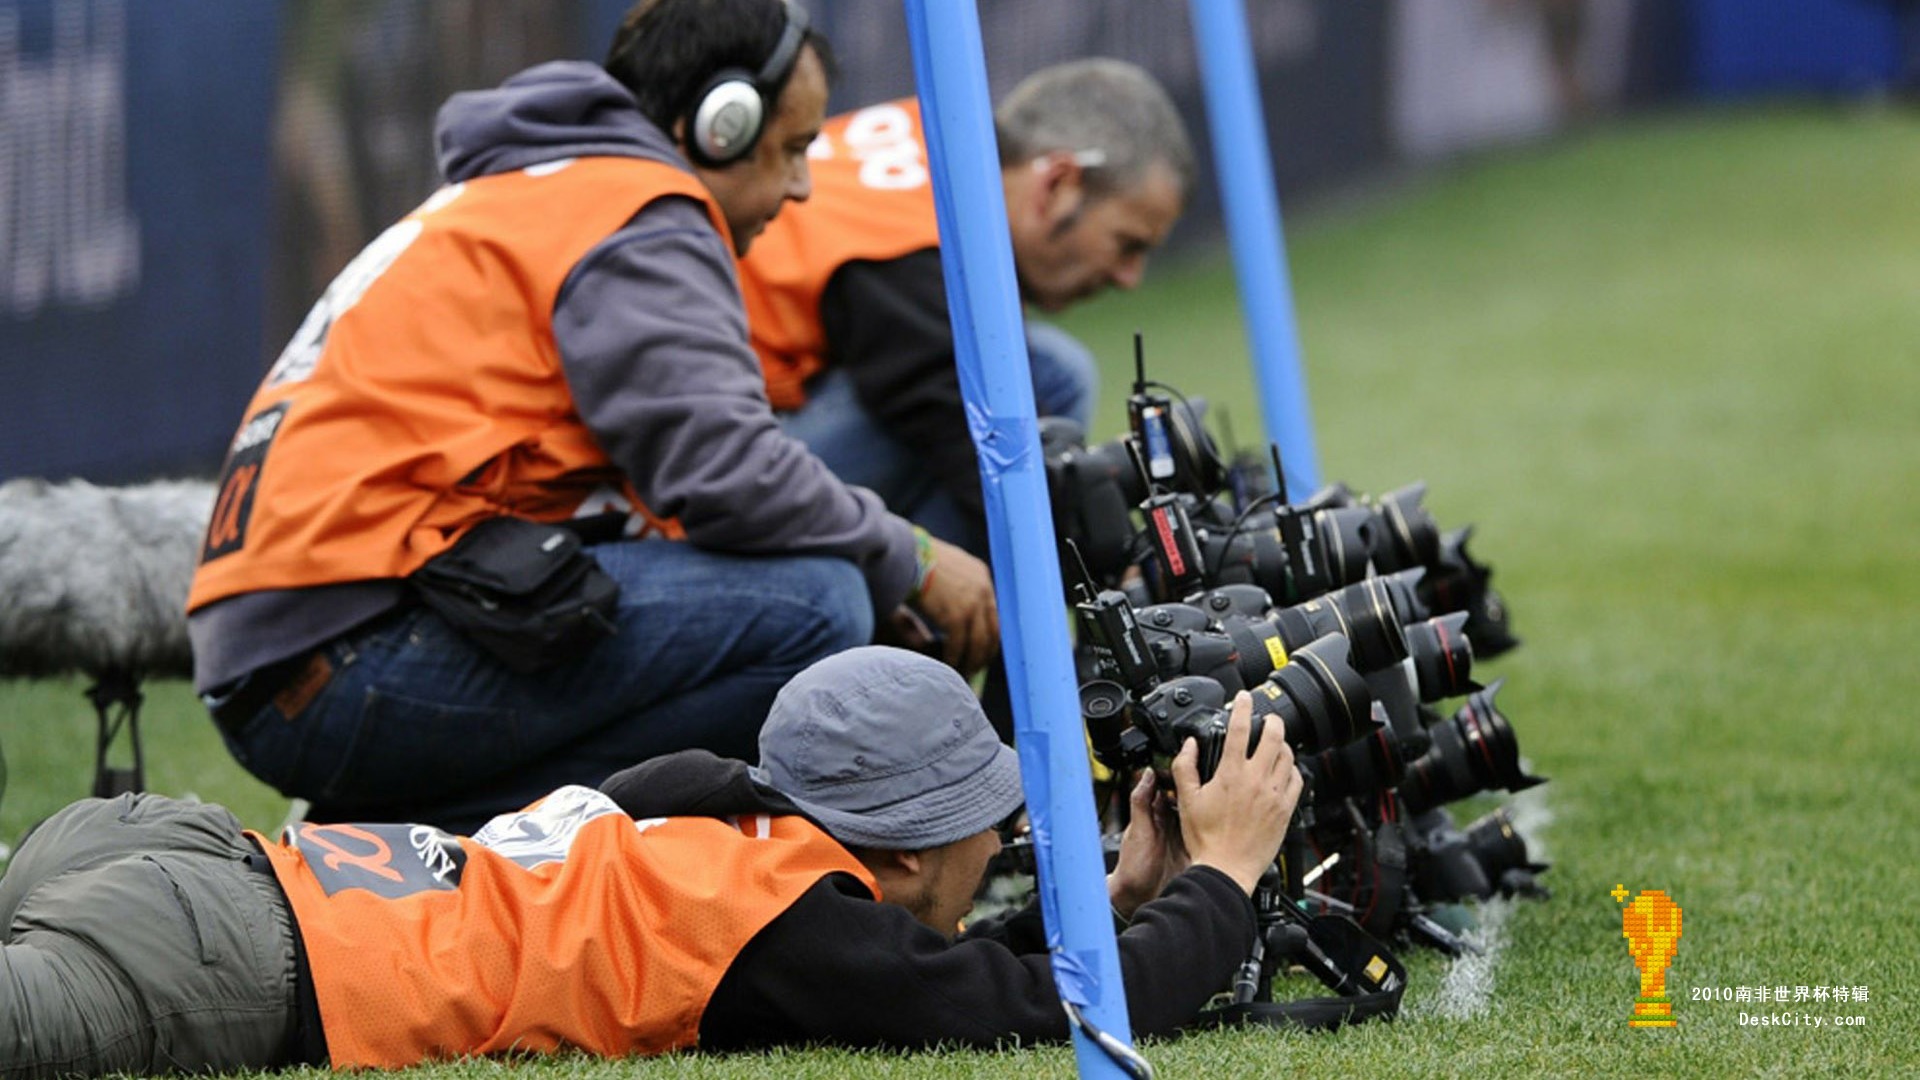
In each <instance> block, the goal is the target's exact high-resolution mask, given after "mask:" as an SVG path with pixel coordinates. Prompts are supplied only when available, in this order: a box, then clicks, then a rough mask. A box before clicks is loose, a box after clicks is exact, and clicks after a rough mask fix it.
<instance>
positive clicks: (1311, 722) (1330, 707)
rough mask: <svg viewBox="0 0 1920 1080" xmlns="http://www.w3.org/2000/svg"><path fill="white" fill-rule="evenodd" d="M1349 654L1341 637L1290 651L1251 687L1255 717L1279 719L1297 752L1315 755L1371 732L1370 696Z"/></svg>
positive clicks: (1347, 647) (1325, 639) (1334, 637)
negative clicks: (1262, 678)
mask: <svg viewBox="0 0 1920 1080" xmlns="http://www.w3.org/2000/svg"><path fill="white" fill-rule="evenodd" d="M1348 650H1349V645H1348V643H1347V639H1346V638H1345V637H1343V636H1341V635H1339V634H1328V635H1326V636H1325V637H1323V638H1320V639H1319V640H1317V641H1312V642H1309V643H1307V644H1306V645H1303V646H1301V647H1300V648H1298V649H1295V650H1294V651H1293V652H1292V653H1290V654H1289V655H1288V656H1287V662H1286V664H1285V665H1283V666H1282V667H1280V668H1279V669H1278V670H1276V671H1275V672H1274V673H1273V674H1272V675H1271V676H1269V677H1268V679H1267V681H1266V682H1263V683H1261V684H1259V685H1258V686H1255V687H1254V688H1253V714H1254V716H1255V717H1267V716H1274V717H1278V718H1279V719H1280V723H1281V727H1282V729H1283V731H1284V732H1285V738H1286V740H1287V745H1289V746H1291V747H1293V749H1294V751H1295V752H1296V753H1300V754H1317V753H1319V752H1320V751H1322V750H1328V749H1332V748H1333V747H1336V746H1341V745H1344V744H1346V743H1350V742H1352V741H1353V740H1354V739H1356V738H1358V737H1359V736H1360V735H1361V734H1362V733H1364V732H1366V731H1370V730H1372V728H1373V696H1372V695H1371V694H1369V693H1368V692H1367V681H1366V679H1364V678H1362V677H1361V675H1360V673H1359V672H1357V671H1355V670H1353V666H1352V665H1351V664H1349V663H1348V662H1347V656H1348Z"/></svg>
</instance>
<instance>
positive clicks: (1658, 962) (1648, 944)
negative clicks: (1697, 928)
mask: <svg viewBox="0 0 1920 1080" xmlns="http://www.w3.org/2000/svg"><path fill="white" fill-rule="evenodd" d="M1626 895H1627V890H1626V889H1625V887H1622V886H1616V887H1615V888H1614V891H1613V896H1614V899H1615V900H1623V899H1625V897H1626ZM1620 916H1621V919H1620V921H1621V931H1620V936H1622V937H1624V938H1626V939H1627V948H1628V949H1629V950H1630V951H1631V952H1632V953H1633V966H1634V967H1636V968H1638V969H1640V996H1639V997H1637V998H1635V999H1634V1000H1633V1018H1632V1019H1630V1020H1628V1021H1627V1026H1628V1027H1673V1026H1675V1024H1676V1021H1675V1020H1674V1018H1673V1002H1672V1001H1671V1000H1670V999H1669V998H1668V997H1667V967H1668V966H1669V965H1671V964H1672V963H1673V953H1674V950H1675V949H1677V948H1679V947H1680V905H1679V904H1676V903H1674V902H1673V900H1672V899H1671V898H1670V897H1668V896H1667V894H1666V892H1665V891H1664V890H1661V889H1642V890H1640V895H1639V896H1636V897H1634V899H1633V903H1631V904H1628V905H1627V906H1626V908H1625V909H1624V910H1623V911H1621V913H1620Z"/></svg>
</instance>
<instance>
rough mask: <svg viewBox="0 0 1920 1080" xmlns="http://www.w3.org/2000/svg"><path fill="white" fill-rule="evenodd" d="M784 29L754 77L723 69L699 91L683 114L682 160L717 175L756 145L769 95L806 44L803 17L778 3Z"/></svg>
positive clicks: (789, 3)
mask: <svg viewBox="0 0 1920 1080" xmlns="http://www.w3.org/2000/svg"><path fill="white" fill-rule="evenodd" d="M780 6H781V7H782V8H783V9H785V11H786V13H787V25H786V27H785V29H783V30H781V31H780V40H779V42H778V43H776V44H775V45H774V47H773V52H772V54H771V55H769V56H768V57H767V62H766V63H764V64H761V65H760V70H759V71H754V72H749V71H748V70H747V69H745V68H727V69H725V70H724V71H721V72H719V73H718V74H716V75H715V76H714V77H713V78H711V79H709V80H707V85H705V86H703V87H701V88H700V93H699V94H698V95H697V96H696V97H695V98H694V100H693V108H691V109H689V110H687V115H686V117H685V120H686V139H687V156H688V157H690V158H692V159H693V160H694V163H695V164H698V165H704V166H706V167H707V168H710V169H717V168H721V167H723V166H727V165H731V164H733V163H734V162H736V161H739V160H740V159H741V158H743V157H746V156H747V154H748V153H749V152H751V151H752V150H753V147H754V145H755V144H756V143H758V142H759V141H760V134H761V132H763V131H765V130H766V126H767V121H768V119H769V117H770V116H771V115H772V113H773V102H774V91H775V89H776V88H777V87H779V86H780V84H781V83H782V82H784V81H785V80H786V78H787V76H788V75H790V74H792V72H793V65H794V64H795V63H796V62H797V61H798V60H799V59H800V46H801V44H802V43H803V42H805V41H806V39H807V12H806V9H805V8H802V7H801V6H800V5H798V4H796V3H794V2H793V0H782V2H781V5H780Z"/></svg>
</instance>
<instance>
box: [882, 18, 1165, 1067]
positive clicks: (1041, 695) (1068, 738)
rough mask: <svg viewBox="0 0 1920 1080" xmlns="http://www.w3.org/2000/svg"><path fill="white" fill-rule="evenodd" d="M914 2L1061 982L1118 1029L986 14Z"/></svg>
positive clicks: (917, 56) (958, 342)
mask: <svg viewBox="0 0 1920 1080" xmlns="http://www.w3.org/2000/svg"><path fill="white" fill-rule="evenodd" d="M904 2H905V4H906V12H907V31H908V37H909V39H910V41H911V43H912V46H913V68H914V77H915V81H916V83H917V85H918V87H919V91H920V102H921V110H920V112H921V120H922V123H923V125H924V127H925V129H926V134H927V153H928V156H929V158H930V162H929V164H930V165H931V166H932V169H931V172H932V175H933V181H934V184H933V189H934V205H935V208H936V210H937V211H938V213H939V218H940V249H941V266H942V268H943V270H944V272H945V275H946V281H947V300H948V308H949V312H950V316H951V318H952V320H953V332H954V351H955V361H956V363H957V364H958V365H959V369H960V389H961V394H962V396H963V397H964V398H965V399H966V404H967V424H968V428H969V430H970V431H971V432H972V434H973V436H974V440H975V446H976V448H977V449H978V453H979V459H980V473H981V477H980V478H981V483H982V488H983V492H984V494H985V496H986V509H987V534H988V537H989V539H990V541H991V542H992V545H993V576H994V588H995V590H996V592H997V594H998V597H999V603H1000V640H1001V650H1002V653H1003V654H1004V656H1005V658H1006V664H1007V682H1008V684H1009V687H1010V689H1011V691H1012V699H1013V707H1014V731H1015V737H1016V742H1017V743H1018V749H1019V754H1020V771H1021V778H1022V782H1023V783H1024V784H1025V787H1026V794H1027V813H1028V817H1029V819H1030V821H1031V823H1032V827H1033V831H1034V856H1035V863H1036V866H1037V868H1038V870H1039V889H1040V904H1041V914H1042V915H1043V917H1044V918H1045V920H1046V927H1047V940H1048V944H1049V946H1050V948H1051V950H1052V958H1053V975H1054V983H1055V985H1056V987H1057V988H1058V990H1059V992H1060V996H1061V997H1062V999H1064V1000H1065V1001H1067V1002H1069V1003H1071V1004H1072V1005H1074V1006H1076V1007H1078V1008H1079V1009H1080V1010H1081V1012H1082V1014H1083V1015H1084V1017H1085V1018H1086V1019H1087V1020H1088V1021H1090V1022H1091V1023H1092V1024H1093V1025H1094V1026H1095V1027H1097V1028H1099V1029H1102V1030H1104V1031H1105V1032H1106V1033H1107V1034H1108V1035H1109V1036H1114V1037H1121V1038H1124V1036H1125V1034H1126V1033H1127V1032H1128V1031H1129V1030H1130V1027H1129V1024H1128V1021H1127V1010H1126V992H1125V989H1124V984H1123V983H1122V981H1121V977H1120V954H1119V949H1118V948H1117V947H1116V945H1115V943H1114V938H1113V920H1112V916H1111V910H1112V909H1111V907H1110V905H1109V904H1108V901H1107V890H1106V861H1105V856H1104V854H1103V853H1102V851H1101V849H1100V832H1099V822H1098V820H1097V819H1096V816H1095V814H1094V806H1093V799H1092V797H1091V792H1092V785H1093V777H1092V770H1091V768H1090V767H1089V766H1088V763H1087V752H1086V737H1085V735H1084V733H1083V732H1082V731H1081V727H1080V705H1079V695H1078V694H1077V693H1076V692H1075V688H1074V684H1073V656H1072V653H1071V651H1070V649H1069V647H1068V642H1067V634H1066V619H1065V618H1064V617H1063V614H1062V605H1063V603H1064V598H1065V596H1066V592H1065V590H1064V588H1063V587H1062V584H1061V580H1060V563H1059V559H1058V557H1057V555H1056V554H1055V553H1056V552H1057V550H1058V547H1057V545H1056V543H1055V540H1054V535H1053V516H1052V502H1051V499H1050V498H1049V496H1048V492H1047V478H1046V474H1045V472H1044V470H1043V469H1042V463H1041V459H1040V446H1039V430H1038V425H1037V423H1036V421H1035V420H1034V407H1033V383H1032V376H1031V374H1030V372H1029V370H1028V366H1027V352H1026V334H1025V332H1024V329H1023V323H1022V321H1021V313H1020V298H1019V291H1018V289H1017V287H1016V285H1015V280H1014V273H1013V251H1012V247H1011V243H1010V241H1009V239H1008V236H1009V233H1008V227H1007V211H1006V201H1005V193H1004V191H1003V190H1002V188H1001V181H1000V170H999V167H998V161H999V156H998V151H997V148H996V143H995V139H994V133H993V110H992V104H991V102H990V101H989V99H988V97H987V72H986V64H985V61H984V58H983V56H982V55H981V46H980V19H979V14H978V12H977V11H976V9H975V6H974V2H973V0H904ZM936 42H937V43H938V47H937V48H936V47H935V43H936ZM1073 1043H1074V1053H1075V1057H1076V1060H1077V1062H1078V1063H1079V1066H1080V1073H1081V1075H1082V1076H1121V1075H1124V1073H1123V1071H1122V1070H1121V1069H1120V1066H1119V1065H1118V1064H1116V1063H1115V1061H1114V1060H1113V1059H1112V1058H1110V1057H1108V1056H1107V1052H1106V1051H1105V1050H1103V1049H1101V1047H1100V1046H1099V1044H1098V1043H1096V1042H1095V1041H1094V1040H1093V1039H1092V1038H1090V1037H1088V1036H1087V1035H1086V1034H1085V1033H1084V1032H1083V1031H1080V1030H1078V1029H1076V1030H1075V1031H1074V1034H1073Z"/></svg>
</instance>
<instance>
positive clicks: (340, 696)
mask: <svg viewBox="0 0 1920 1080" xmlns="http://www.w3.org/2000/svg"><path fill="white" fill-rule="evenodd" d="M588 551H590V552H591V553H592V554H593V556H594V558H595V559H597V560H598V561H599V563H600V565H601V567H602V568H604V569H605V570H606V571H607V573H609V574H611V575H612V576H613V578H614V579H615V580H617V581H618V582H620V602H619V610H618V612H617V614H616V616H615V623H616V624H617V626H618V627H619V631H618V633H616V634H614V635H613V636H611V637H607V638H603V639H601V640H600V641H598V642H596V643H595V644H593V645H592V646H590V647H589V648H587V649H586V651H584V652H583V653H582V654H581V655H580V656H579V658H578V659H577V660H575V661H573V662H571V663H566V664H562V665H560V666H558V667H553V668H549V669H546V670H543V671H538V672H534V673H532V674H520V673H517V672H514V671H512V670H510V669H508V668H507V667H505V666H504V665H502V664H501V663H500V662H499V661H497V660H495V659H494V658H493V657H492V656H491V655H489V654H487V653H485V652H483V651H482V650H480V649H479V648H478V647H476V646H475V645H473V644H472V643H471V642H470V641H468V640H467V638H466V637H464V636H462V635H461V634H460V633H459V632H458V631H456V630H454V629H453V628H452V627H450V626H449V625H447V623H446V622H445V621H443V620H442V619H441V618H440V616H438V615H436V614H434V613H433V612H432V611H431V610H429V609H427V608H425V607H422V606H419V605H415V606H412V607H409V608H407V609H405V610H404V611H401V612H399V613H397V614H395V615H393V616H390V617H387V618H383V619H380V620H376V621H375V622H374V623H372V624H371V625H369V626H367V627H363V628H361V629H359V630H356V631H353V632H351V633H348V634H346V635H344V636H342V637H341V638H339V639H336V640H335V641H333V642H331V643H329V644H328V645H327V646H326V647H325V650H324V651H325V653H326V656H327V660H328V661H329V663H330V664H331V665H332V674H331V677H330V678H329V679H328V680H327V682H326V684H325V686H324V687H322V688H321V689H320V690H319V692H318V693H317V694H316V695H315V696H314V697H313V699H312V700H311V701H310V702H309V703H308V704H306V705H305V706H304V707H303V708H301V709H300V711H299V712H298V714H297V715H295V716H293V717H291V718H288V717H285V716H283V715H282V713H281V712H280V709H279V707H278V706H276V705H272V704H269V705H267V706H266V707H265V708H264V709H262V710H261V712H260V713H259V715H257V716H255V717H253V718H252V719H251V720H249V721H246V722H244V723H243V724H242V725H240V726H239V728H238V730H237V731H236V732H233V733H230V734H229V735H228V738H227V745H228V748H229V749H231V750H232V752H233V754H234V756H235V757H236V758H238V759H239V760H240V762H241V764H243V765H245V766H246V767H247V769H248V770H249V771H251V772H252V773H253V774H254V775H255V776H258V777H259V778H260V779H262V780H264V781H266V782H267V783H269V784H272V785H273V786H274V787H276V788H278V789H280V791H282V792H283V793H285V794H287V795H291V796H298V797H302V798H306V799H308V800H310V801H311V802H312V803H313V810H312V811H311V813H310V814H309V817H311V818H312V819H313V820H317V821H342V820H355V819H359V820H375V821H418V822H423V823H426V824H431V825H438V826H440V827H442V828H445V829H447V830H449V831H452V832H470V831H472V829H473V828H474V827H475V826H477V825H479V824H480V823H481V822H484V821H485V820H486V819H487V818H489V817H492V816H493V815H495V814H498V813H502V812H505V811H508V810H515V809H518V808H520V807H522V806H525V805H526V804H527V803H529V802H532V801H533V800H534V799H536V798H539V797H540V796H542V795H545V794H546V793H547V792H549V791H551V790H553V789H554V788H556V787H559V786H561V785H563V784H587V785H595V784H598V783H600V781H602V780H604V779H606V778H607V777H608V776H609V775H611V774H612V773H614V772H616V771H618V770H620V769H623V768H626V767H627V766H629V765H632V764H635V763H637V762H640V761H643V760H645V759H647V758H651V757H656V756H658V755H661V754H666V753H671V752H673V751H676V750H684V749H688V748H695V747H698V748H702V749H706V750H711V751H713V752H714V753H716V754H720V755H722V756H727V757H738V758H744V759H746V760H748V761H752V760H755V759H756V758H757V757H758V752H757V740H758V737H759V732H760V725H761V724H762V722H764V721H765V720H766V717H767V710H768V708H769V707H770V706H771V705H772V703H773V696H774V694H775V693H776V692H777V691H778V690H779V689H780V687H781V686H783V685H785V684H786V682H787V680H788V679H790V678H791V677H792V676H793V675H794V674H796V673H797V672H799V671H800V670H801V669H802V668H804V667H806V666H807V665H809V664H811V663H813V662H814V661H815V660H818V659H820V658H822V657H825V656H829V655H831V654H833V653H837V652H840V651H843V650H845V649H849V648H852V647H854V646H856V645H863V644H866V643H867V641H869V640H870V639H871V638H872V635H873V611H872V602H871V600H870V599H869V597H868V594H867V590H866V586H865V584H864V582H863V581H862V579H861V577H860V574H859V571H858V570H856V569H855V568H854V566H853V564H852V563H850V562H847V561H845V560H843V559H836V558H825V557H810V556H799V557H793V556H782V557H752V556H736V555H722V554H716V553H714V552H709V551H702V550H700V549H699V548H696V547H694V546H692V545H691V544H685V543H674V542H669V541H664V540H646V541H622V542H617V543H611V544H600V545H597V546H595V547H591V548H589V549H588Z"/></svg>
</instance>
